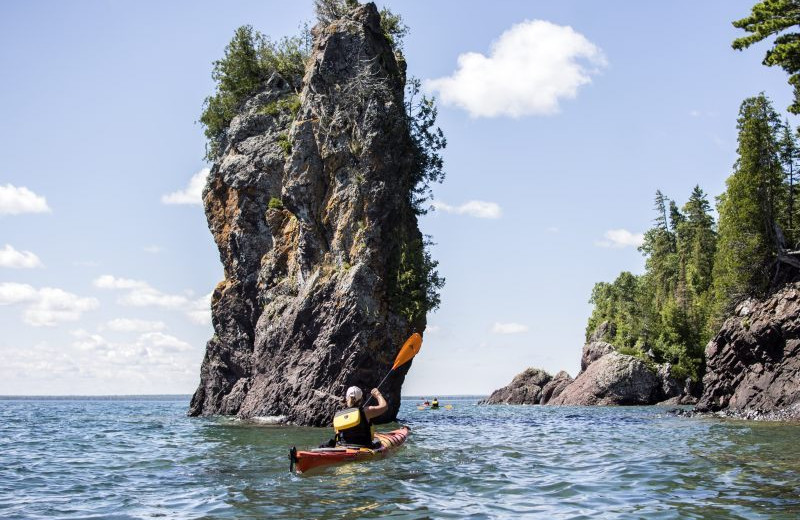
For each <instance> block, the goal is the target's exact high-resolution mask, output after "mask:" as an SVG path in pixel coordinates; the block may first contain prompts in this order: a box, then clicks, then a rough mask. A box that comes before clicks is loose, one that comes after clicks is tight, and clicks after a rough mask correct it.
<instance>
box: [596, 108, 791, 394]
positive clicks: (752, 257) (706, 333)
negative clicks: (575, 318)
mask: <svg viewBox="0 0 800 520" xmlns="http://www.w3.org/2000/svg"><path fill="white" fill-rule="evenodd" d="M737 127H738V130H739V137H738V150H737V151H738V159H737V161H736V164H735V165H734V171H733V173H732V174H731V176H730V177H729V178H728V180H727V182H726V185H727V189H726V191H725V193H723V194H722V195H721V196H720V197H719V198H718V205H717V211H718V213H719V225H718V228H715V225H714V219H713V218H712V216H711V206H710V204H709V202H708V199H707V197H706V194H705V193H703V191H702V190H701V189H700V187H699V186H696V187H695V188H694V190H693V191H692V194H691V195H690V197H689V200H688V201H687V202H686V204H685V205H684V206H683V207H682V208H679V207H678V205H677V204H676V203H675V202H674V201H670V200H669V199H668V198H667V197H665V196H664V195H663V194H662V193H661V192H660V191H659V192H656V201H655V213H656V218H655V220H654V226H653V227H652V228H651V229H649V230H648V231H647V232H646V233H645V235H644V242H643V244H642V246H641V247H640V251H641V252H642V253H643V254H644V255H645V257H646V260H645V272H644V274H642V275H641V276H634V275H632V274H630V273H622V274H621V275H620V276H619V277H618V278H617V279H616V280H615V281H614V282H613V283H610V284H609V283H605V282H601V283H598V284H596V285H595V287H594V289H593V290H592V297H591V300H590V302H591V303H592V304H594V309H593V312H592V315H591V317H590V318H589V324H588V327H587V331H586V333H587V336H588V335H589V334H590V333H591V332H592V331H593V330H594V329H595V328H596V327H597V326H598V325H599V324H601V323H602V322H604V321H608V322H609V323H610V324H611V325H612V328H611V330H612V331H613V330H615V331H616V333H615V334H614V335H613V336H612V337H610V338H609V341H611V342H612V343H614V344H615V345H616V346H617V347H618V348H620V349H625V351H626V352H627V351H629V350H630V349H634V350H637V349H638V351H640V352H647V353H649V352H651V351H652V355H653V360H654V361H656V362H669V363H671V364H672V373H673V375H674V376H676V377H679V378H683V377H686V376H687V375H688V376H691V377H692V378H694V379H695V380H699V378H700V377H701V376H702V373H703V370H704V369H705V367H704V358H703V350H704V348H703V347H704V345H705V344H706V343H707V341H708V340H709V339H710V338H711V336H712V335H713V333H714V332H715V330H716V327H717V326H718V325H719V324H720V322H721V320H722V318H724V317H725V315H726V314H727V313H729V312H730V310H731V309H732V308H733V306H734V305H735V304H736V303H738V302H739V301H741V300H742V299H744V298H748V297H753V296H755V297H761V296H764V295H765V293H766V292H767V291H768V290H769V288H770V286H771V284H772V283H773V282H774V280H775V273H776V270H777V266H778V264H777V253H778V251H779V250H780V248H782V247H783V242H782V237H783V236H784V234H785V236H786V237H787V238H788V239H790V240H797V239H798V236H797V233H796V232H795V231H794V229H793V227H792V224H791V222H793V218H794V217H796V215H794V211H796V210H795V209H794V207H793V206H794V204H793V193H792V189H793V186H794V183H795V182H796V178H795V173H794V168H795V161H796V160H797V157H798V151H797V150H798V147H797V143H796V140H795V137H794V135H793V133H792V132H791V131H790V130H789V129H788V124H784V123H781V121H780V118H779V116H778V114H777V113H776V112H775V110H774V109H773V108H772V105H771V103H770V102H769V100H768V99H767V98H766V97H765V96H764V95H763V94H761V95H759V96H756V97H753V98H749V99H746V100H745V101H744V102H743V103H742V106H741V108H740V111H739V119H738V124H737ZM783 229H786V233H784V232H783V231H782V230H783ZM742 325H743V326H744V327H745V328H746V327H747V326H748V325H749V322H748V321H747V320H746V319H745V320H743V321H742Z"/></svg>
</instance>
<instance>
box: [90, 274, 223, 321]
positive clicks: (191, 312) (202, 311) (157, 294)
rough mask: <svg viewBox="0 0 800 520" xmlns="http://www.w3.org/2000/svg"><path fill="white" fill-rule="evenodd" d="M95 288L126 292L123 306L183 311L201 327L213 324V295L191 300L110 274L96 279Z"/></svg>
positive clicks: (123, 297)
mask: <svg viewBox="0 0 800 520" xmlns="http://www.w3.org/2000/svg"><path fill="white" fill-rule="evenodd" d="M94 286H95V287H97V288H99V289H112V290H122V291H124V293H123V294H122V296H120V298H119V300H118V302H119V303H120V304H121V305H129V306H132V307H159V308H162V309H171V310H177V311H182V312H183V313H184V314H185V315H186V316H187V317H188V318H189V319H190V320H191V321H192V322H194V323H197V324H199V325H206V324H209V323H211V314H210V312H211V311H210V307H211V293H209V294H207V295H205V296H203V297H201V298H198V299H191V298H189V297H186V296H184V295H182V294H168V293H164V292H161V291H159V290H158V289H156V288H154V287H152V286H150V284H148V283H147V282H144V281H141V280H131V279H129V278H117V277H115V276H112V275H110V274H106V275H103V276H100V277H98V278H97V279H95V280H94Z"/></svg>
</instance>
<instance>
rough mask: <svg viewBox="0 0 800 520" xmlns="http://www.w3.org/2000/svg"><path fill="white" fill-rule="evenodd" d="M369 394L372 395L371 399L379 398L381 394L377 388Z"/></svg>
mask: <svg viewBox="0 0 800 520" xmlns="http://www.w3.org/2000/svg"><path fill="white" fill-rule="evenodd" d="M370 393H371V394H372V397H374V398H375V399H377V398H378V397H380V396H381V393H380V391H378V389H377V388H373V389H372V391H371V392H370Z"/></svg>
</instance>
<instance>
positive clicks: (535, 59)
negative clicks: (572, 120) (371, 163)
mask: <svg viewBox="0 0 800 520" xmlns="http://www.w3.org/2000/svg"><path fill="white" fill-rule="evenodd" d="M606 64H607V62H606V58H605V56H604V54H603V51H602V50H601V49H600V48H599V47H597V46H596V45H595V44H593V43H592V42H590V41H589V40H588V39H587V38H586V37H585V36H583V35H582V34H580V33H578V32H577V31H575V30H574V29H573V28H572V27H568V26H562V25H556V24H554V23H551V22H547V21H544V20H532V21H531V20H526V21H524V22H522V23H519V24H517V25H514V26H513V27H511V29H509V30H507V31H506V32H504V33H503V34H502V35H500V38H498V39H497V40H496V41H495V42H494V43H492V47H491V51H490V53H489V56H485V55H483V54H480V53H477V52H468V53H465V54H461V55H460V56H459V57H458V67H457V69H456V71H455V72H454V73H453V74H452V75H451V76H448V77H443V78H438V79H432V80H427V81H426V82H425V88H426V89H427V90H428V91H429V92H433V93H437V94H438V95H439V98H440V100H441V101H442V103H444V104H445V105H454V106H457V107H460V108H463V109H465V110H467V111H468V112H469V114H470V116H472V117H497V116H510V117H515V118H517V117H522V116H536V115H549V114H554V113H557V112H558V111H559V102H560V100H562V99H572V98H574V97H576V96H577V94H578V88H579V87H581V86H583V85H586V84H588V83H591V81H592V75H594V74H597V73H598V72H599V70H600V69H602V68H603V67H605V66H606Z"/></svg>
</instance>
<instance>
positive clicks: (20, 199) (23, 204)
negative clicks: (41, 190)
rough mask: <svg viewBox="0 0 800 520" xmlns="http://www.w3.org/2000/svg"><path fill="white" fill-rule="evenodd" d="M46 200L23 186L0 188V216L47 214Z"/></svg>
mask: <svg viewBox="0 0 800 520" xmlns="http://www.w3.org/2000/svg"><path fill="white" fill-rule="evenodd" d="M49 212H50V207H49V206H48V205H47V200H46V199H45V198H44V197H42V196H40V195H37V194H35V193H34V192H32V191H31V190H29V189H28V188H26V187H24V186H19V187H17V186H14V185H12V184H6V185H5V186H0V215H20V214H22V213H49Z"/></svg>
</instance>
